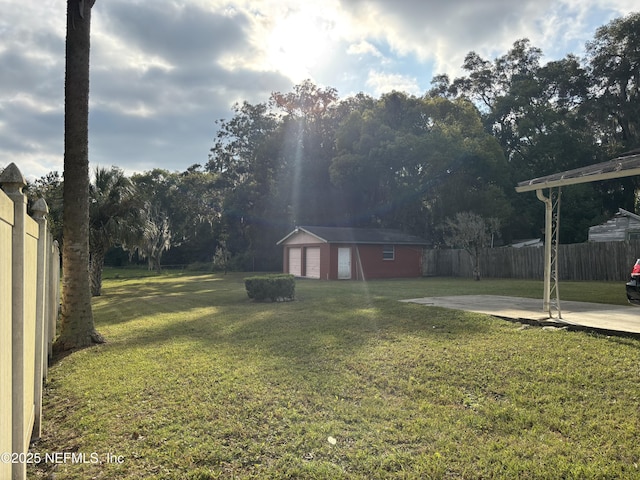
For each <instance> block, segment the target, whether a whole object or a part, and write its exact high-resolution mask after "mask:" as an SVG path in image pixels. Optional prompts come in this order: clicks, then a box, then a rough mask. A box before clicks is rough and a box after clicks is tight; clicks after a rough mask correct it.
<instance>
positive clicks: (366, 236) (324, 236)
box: [278, 226, 427, 245]
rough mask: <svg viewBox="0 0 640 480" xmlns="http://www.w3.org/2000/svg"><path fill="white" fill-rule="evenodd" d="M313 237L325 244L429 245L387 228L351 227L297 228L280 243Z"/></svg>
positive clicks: (279, 243)
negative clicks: (303, 235) (300, 235)
mask: <svg viewBox="0 0 640 480" xmlns="http://www.w3.org/2000/svg"><path fill="white" fill-rule="evenodd" d="M300 231H302V232H306V233H308V234H309V235H313V236H314V237H316V238H317V239H318V240H320V241H321V242H323V243H359V244H369V245H371V244H380V245H427V242H426V241H425V240H424V239H422V238H420V237H417V236H415V235H409V234H407V233H404V232H402V231H400V230H392V229H386V228H351V227H315V226H304V227H296V229H295V230H293V231H292V232H291V233H289V234H288V235H287V236H286V237H284V238H283V239H282V240H280V241H279V242H278V245H281V244H282V243H284V242H286V241H287V239H289V238H290V237H291V236H293V235H295V234H296V233H298V232H300Z"/></svg>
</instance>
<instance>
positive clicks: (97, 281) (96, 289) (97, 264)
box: [89, 246, 106, 297]
mask: <svg viewBox="0 0 640 480" xmlns="http://www.w3.org/2000/svg"><path fill="white" fill-rule="evenodd" d="M105 255H106V249H105V248H103V247H102V246H100V247H98V248H96V249H95V250H94V251H93V252H91V262H90V264H89V265H90V266H89V275H90V276H91V295H92V296H94V297H99V296H100V295H102V271H103V270H104V257H105Z"/></svg>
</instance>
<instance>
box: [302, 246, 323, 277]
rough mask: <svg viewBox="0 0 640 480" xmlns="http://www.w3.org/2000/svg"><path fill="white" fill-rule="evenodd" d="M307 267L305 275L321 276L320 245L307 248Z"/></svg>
mask: <svg viewBox="0 0 640 480" xmlns="http://www.w3.org/2000/svg"><path fill="white" fill-rule="evenodd" d="M305 267H306V269H305V270H306V272H305V277H307V278H320V247H307V248H306V254H305Z"/></svg>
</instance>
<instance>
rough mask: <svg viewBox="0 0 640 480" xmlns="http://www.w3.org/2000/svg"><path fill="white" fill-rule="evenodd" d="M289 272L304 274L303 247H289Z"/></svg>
mask: <svg viewBox="0 0 640 480" xmlns="http://www.w3.org/2000/svg"><path fill="white" fill-rule="evenodd" d="M289 273H290V274H291V275H294V276H296V277H301V276H302V248H300V247H296V248H289Z"/></svg>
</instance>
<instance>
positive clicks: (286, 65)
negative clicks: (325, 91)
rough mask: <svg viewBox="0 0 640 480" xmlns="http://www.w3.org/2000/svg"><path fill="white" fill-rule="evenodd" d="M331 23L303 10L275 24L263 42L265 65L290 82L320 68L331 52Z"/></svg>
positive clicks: (301, 78) (302, 78)
mask: <svg viewBox="0 0 640 480" xmlns="http://www.w3.org/2000/svg"><path fill="white" fill-rule="evenodd" d="M332 36H333V25H332V22H331V21H330V20H328V19H326V18H323V17H322V16H320V15H318V14H316V13H314V12H311V11H309V12H307V11H298V12H293V13H291V14H289V15H288V16H286V17H284V18H282V19H281V20H279V21H277V22H275V24H274V27H273V30H272V31H271V34H270V35H269V36H268V40H267V45H266V49H267V63H268V65H269V67H270V68H273V69H275V70H278V71H280V72H282V73H283V74H285V75H287V76H288V77H290V78H291V79H292V80H294V81H301V80H304V79H305V78H308V77H310V76H312V75H311V71H312V70H313V69H314V68H317V67H318V66H320V65H321V64H322V63H323V61H324V60H325V57H326V55H328V54H329V52H330V51H331V49H330V47H331V43H332V42H333V38H332Z"/></svg>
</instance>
